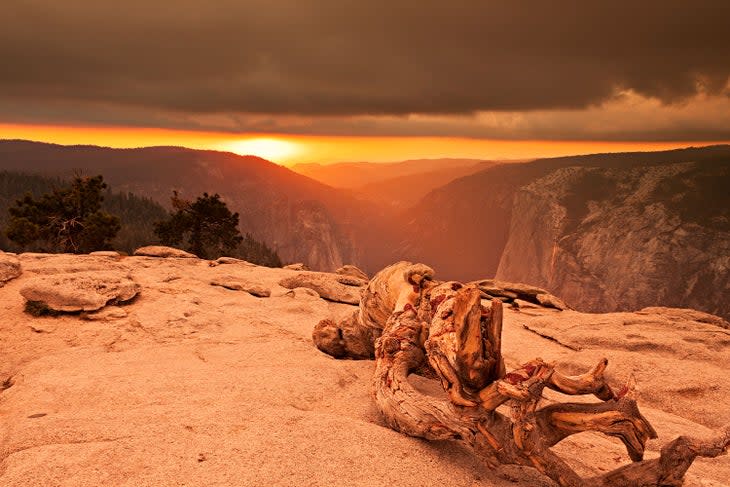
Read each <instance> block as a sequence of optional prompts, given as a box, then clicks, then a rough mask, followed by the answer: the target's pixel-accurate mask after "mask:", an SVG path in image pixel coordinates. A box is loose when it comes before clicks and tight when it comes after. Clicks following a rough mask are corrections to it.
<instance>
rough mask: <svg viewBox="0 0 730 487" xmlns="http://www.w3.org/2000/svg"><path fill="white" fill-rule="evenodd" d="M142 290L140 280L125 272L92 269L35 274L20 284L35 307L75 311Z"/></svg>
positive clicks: (120, 299) (118, 300)
mask: <svg viewBox="0 0 730 487" xmlns="http://www.w3.org/2000/svg"><path fill="white" fill-rule="evenodd" d="M139 290H140V286H139V284H137V283H136V282H134V281H133V280H132V279H130V278H129V277H128V276H126V275H124V274H121V273H117V272H96V271H91V272H75V273H71V274H54V275H51V276H44V277H34V278H33V279H31V280H30V281H28V282H27V283H26V284H25V285H24V286H23V287H22V288H21V290H20V294H21V295H22V296H23V297H24V298H25V299H26V301H27V302H28V305H29V306H30V307H32V309H49V310H52V311H57V312H67V313H73V312H78V311H97V310H99V309H101V308H103V307H104V306H106V305H107V304H111V303H125V302H127V301H129V300H131V299H132V298H134V297H135V296H136V295H137V293H138V292H139Z"/></svg>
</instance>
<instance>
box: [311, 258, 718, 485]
mask: <svg viewBox="0 0 730 487" xmlns="http://www.w3.org/2000/svg"><path fill="white" fill-rule="evenodd" d="M432 278H433V271H432V270H431V269H430V268H428V267H426V266H424V265H422V264H411V263H409V262H399V263H397V264H394V265H392V266H390V267H387V268H386V269H384V270H382V271H381V272H379V273H378V274H377V275H376V276H375V277H374V278H373V279H372V280H371V281H370V282H369V283H368V286H367V288H366V289H364V290H363V293H362V298H361V301H360V307H359V309H358V310H357V311H356V312H354V313H353V314H352V315H351V316H350V317H348V318H347V319H345V320H343V321H342V322H341V323H334V322H333V321H331V320H324V321H322V322H320V323H319V324H318V325H317V326H316V327H315V330H314V332H313V339H314V342H315V344H316V345H317V347H318V348H319V349H320V350H322V351H324V352H326V353H328V354H330V355H333V356H335V357H337V358H355V359H363V358H373V357H374V358H375V373H374V374H373V382H372V388H373V395H374V397H375V402H376V403H377V405H378V408H379V409H380V411H381V413H382V414H383V417H384V419H385V421H386V423H387V424H388V425H389V426H390V427H391V428H393V429H395V430H397V431H400V432H402V433H405V434H407V435H410V436H415V437H419V438H425V439H427V440H447V439H448V440H454V441H459V442H462V443H464V444H465V445H467V446H468V447H470V448H471V449H472V450H473V451H474V452H475V454H476V455H478V456H479V457H480V458H482V459H483V460H484V461H485V462H487V463H488V464H490V465H492V466H496V465H499V464H516V465H525V466H530V467H534V468H536V469H537V470H539V471H540V472H542V473H543V474H545V475H547V476H548V477H550V478H551V479H553V480H554V481H556V482H557V483H558V484H559V485H561V486H564V487H588V486H596V485H598V486H603V487H618V486H621V487H631V486H635V487H640V486H641V487H648V486H657V487H659V486H679V485H682V483H683V477H684V474H685V472H686V471H687V469H688V468H689V466H690V465H691V464H692V462H693V461H694V459H695V458H696V457H698V456H702V457H715V456H718V455H720V454H722V453H723V452H724V451H725V450H727V448H728V446H729V445H730V427H729V428H727V429H726V430H725V431H723V432H722V433H721V434H719V435H718V436H717V437H716V438H714V439H713V440H710V441H700V440H697V439H693V438H687V437H679V438H677V439H676V440H674V441H672V442H670V443H668V444H667V445H665V446H664V448H662V451H661V456H660V457H659V458H658V459H654V460H646V461H643V460H642V459H643V455H644V447H645V445H646V442H647V440H648V439H649V438H656V432H655V431H654V429H653V428H652V426H651V425H650V424H649V422H648V421H647V420H646V418H644V417H643V416H642V415H641V413H640V411H639V408H638V406H637V404H636V398H635V384H634V383H633V381H630V383H629V384H628V385H627V386H626V387H624V388H623V389H622V390H621V391H620V392H618V393H614V391H613V390H612V389H611V387H610V386H609V384H608V383H607V382H606V380H605V378H604V371H605V369H606V366H607V365H608V361H607V360H606V359H603V360H601V361H600V362H599V363H598V364H597V365H596V366H595V367H594V368H593V369H591V370H589V371H587V372H586V373H584V374H582V375H578V376H566V375H563V374H561V373H560V372H559V371H557V370H556V369H555V366H554V365H553V364H550V363H546V362H544V361H542V360H541V359H539V358H538V359H535V360H532V361H530V362H528V363H526V364H524V365H522V366H521V367H519V368H518V369H515V370H512V371H510V372H509V373H508V372H506V370H505V366H504V360H503V359H502V355H501V334H502V303H501V301H499V300H498V299H493V300H492V301H491V306H490V307H489V308H487V307H485V305H483V304H482V303H483V301H482V299H481V297H482V291H480V289H479V287H478V286H476V285H468V286H464V285H462V284H461V283H458V282H437V281H434V280H433V279H432ZM424 367H430V368H431V369H433V372H434V373H435V375H436V376H437V377H438V378H439V379H440V381H441V383H442V385H443V387H444V390H445V391H446V393H447V394H448V398H449V400H448V401H447V400H439V399H436V398H433V397H431V396H426V395H424V394H422V393H420V392H418V391H417V390H416V389H415V388H414V387H413V386H412V385H411V384H410V382H409V381H408V376H409V375H410V374H411V373H413V372H415V371H417V370H422V369H423V368H424ZM546 387H547V388H549V389H552V390H555V391H558V392H560V393H563V394H566V395H585V394H592V395H593V396H595V397H596V398H597V399H599V400H600V402H596V403H591V404H586V403H558V404H552V405H549V406H544V407H541V400H542V399H543V396H542V393H543V390H544V389H545V388H546ZM502 404H507V405H508V406H509V408H510V415H509V416H507V415H505V414H502V413H501V412H498V411H496V409H497V407H499V406H501V405H502ZM582 431H597V432H600V433H603V434H605V435H608V436H612V437H616V438H618V439H619V440H621V441H622V442H623V444H624V445H625V447H626V449H627V452H628V455H629V457H630V458H631V460H632V461H633V462H634V463H631V464H629V465H626V466H624V467H621V468H618V469H616V470H614V471H612V472H609V473H607V474H605V475H603V476H601V477H597V478H592V479H583V478H581V477H580V476H579V475H578V474H577V473H576V472H575V471H574V470H573V469H572V468H571V467H570V466H569V465H568V464H566V463H565V462H564V461H563V460H562V459H560V458H559V457H558V456H557V455H556V454H555V453H553V452H552V451H551V450H550V447H552V446H553V445H555V444H557V443H558V442H560V441H561V440H563V439H564V438H566V437H568V436H570V435H573V434H575V433H579V432H582Z"/></svg>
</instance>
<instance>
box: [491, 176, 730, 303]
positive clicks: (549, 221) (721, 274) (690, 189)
mask: <svg viewBox="0 0 730 487" xmlns="http://www.w3.org/2000/svg"><path fill="white" fill-rule="evenodd" d="M728 187H730V163H728V162H715V163H701V164H700V163H693V162H687V163H678V164H667V165H656V166H648V167H634V168H609V169H604V168H595V167H569V168H563V169H558V170H556V171H554V172H552V173H551V174H549V175H547V176H545V177H543V178H540V179H538V180H536V181H534V182H532V183H531V184H528V185H526V186H524V187H522V188H521V189H520V190H519V191H518V192H517V194H516V195H515V198H514V203H513V207H512V218H511V224H510V230H509V239H508V241H507V244H506V246H505V248H504V252H503V253H502V258H501V260H500V263H499V268H498V270H497V278H499V279H505V280H517V281H522V282H530V283H534V284H536V285H541V286H544V287H546V288H547V289H549V290H550V291H552V292H554V293H556V294H558V295H560V296H561V297H563V298H564V299H565V301H566V302H567V303H568V304H569V305H572V306H574V307H576V308H577V309H581V310H586V311H608V310H612V311H613V310H630V309H639V308H642V307H645V306H651V305H655V304H657V303H661V304H662V305H663V306H673V307H692V308H696V309H701V310H703V311H707V312H709V313H713V314H718V315H721V316H725V317H728V316H730V302H728V300H727V296H728V293H729V292H730V196H728V191H727V188H728Z"/></svg>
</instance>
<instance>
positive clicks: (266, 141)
mask: <svg viewBox="0 0 730 487" xmlns="http://www.w3.org/2000/svg"><path fill="white" fill-rule="evenodd" d="M0 138H2V139H27V140H35V141H41V142H51V143H57V144H62V145H75V144H91V145H100V146H107V147H116V148H130V147H146V146H182V147H189V148H194V149H212V150H220V151H228V152H234V153H237V154H241V155H256V156H259V157H262V158H264V159H268V160H270V161H272V162H276V163H278V164H283V165H287V166H290V165H293V164H298V163H311V162H317V163H323V164H327V163H333V162H343V161H369V162H388V161H399V160H406V159H419V158H439V157H455V158H474V159H529V158H536V157H552V156H561V155H572V154H587V153H597V152H624V151H637V150H642V151H643V150H647V151H648V150H664V149H671V148H677V147H687V146H691V145H693V146H701V145H708V144H710V143H715V142H717V143H719V142H722V143H726V142H725V141H669V142H633V141H631V142H613V141H608V142H606V141H547V140H518V141H513V140H485V139H474V138H462V137H368V136H307V135H285V134H240V135H236V134H231V133H216V132H202V131H182V130H171V129H157V128H131V127H79V126H51V125H14V124H0Z"/></svg>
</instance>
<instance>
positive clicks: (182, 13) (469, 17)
mask: <svg viewBox="0 0 730 487" xmlns="http://www.w3.org/2000/svg"><path fill="white" fill-rule="evenodd" d="M2 3H3V5H2V8H0V25H1V26H2V28H0V59H1V60H2V67H0V100H2V101H3V102H4V103H5V106H6V107H10V106H16V107H22V106H25V104H26V102H27V103H28V104H31V103H32V104H35V105H36V106H37V105H39V104H43V103H45V102H48V103H49V106H51V104H53V103H68V102H70V103H78V104H79V107H81V105H83V106H84V107H85V108H80V109H79V110H80V113H79V115H78V117H81V118H83V111H84V110H86V111H87V112H88V111H93V107H94V106H104V107H107V108H105V110H106V111H101V112H97V113H99V114H101V115H97V116H98V117H99V118H103V119H104V120H106V121H107V122H110V123H111V122H115V120H114V116H115V115H114V113H116V112H115V111H114V110H113V109H109V108H108V107H114V106H117V107H123V108H124V109H125V110H127V111H129V110H133V111H136V110H139V109H141V110H144V111H148V112H149V113H150V114H151V113H152V112H153V111H154V110H160V111H164V112H170V111H172V112H179V113H184V114H212V113H219V112H226V113H248V114H255V113H261V114H270V115H286V114H290V115H291V114H295V115H303V116H320V115H334V116H343V115H346V116H349V115H364V114H382V115H403V114H410V113H420V114H464V113H471V112H477V111H485V110H496V111H524V110H551V109H573V108H584V107H586V106H589V105H591V104H597V103H600V102H602V101H604V100H607V99H609V98H611V97H612V96H613V95H615V94H616V92H617V91H618V90H627V89H631V90H634V91H635V92H637V93H639V94H641V95H643V96H647V97H657V98H660V99H661V100H663V101H665V102H675V101H678V100H682V99H684V98H686V97H690V96H692V95H694V94H696V93H697V92H698V90H699V91H701V92H704V93H709V94H713V93H714V94H718V93H721V92H722V90H724V89H726V86H727V83H728V78H729V77H730V62H729V61H728V60H730V38H729V37H728V22H729V21H730V2H728V1H726V0H717V1H702V0H697V1H693V2H689V1H672V0H669V1H667V0H665V1H656V0H647V1H632V2H625V1H615V2H604V1H595V2H589V1H575V2H566V1H550V2H547V1H545V2H540V3H539V4H538V3H537V2H494V1H487V0H479V1H472V0H463V1H458V0H454V1H445V0H441V1H432V0H412V1H403V0H401V1H398V0H390V1H382V0H369V1H366V0H358V1H352V0H350V1H348V0H310V1H307V0H250V1H243V0H236V1H233V0H216V1H214V0H157V1H155V0H145V1H139V0H127V1H125V2H118V1H107V0H64V1H58V0H3V2H2ZM723 96H727V95H723ZM89 107H92V108H89ZM21 112H22V109H19V112H18V113H17V115H18V117H21V116H25V117H31V116H32V114H27V113H25V114H23V113H21ZM120 113H121V112H120ZM66 115H67V116H68V117H71V118H73V117H74V116H75V115H74V114H73V113H70V112H66ZM12 116H13V114H12V113H7V112H6V113H3V114H0V117H2V118H4V119H6V121H7V119H9V118H12ZM150 116H152V115H150ZM49 117H50V115H49ZM120 117H121V119H124V116H121V115H120ZM92 118H93V117H92Z"/></svg>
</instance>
